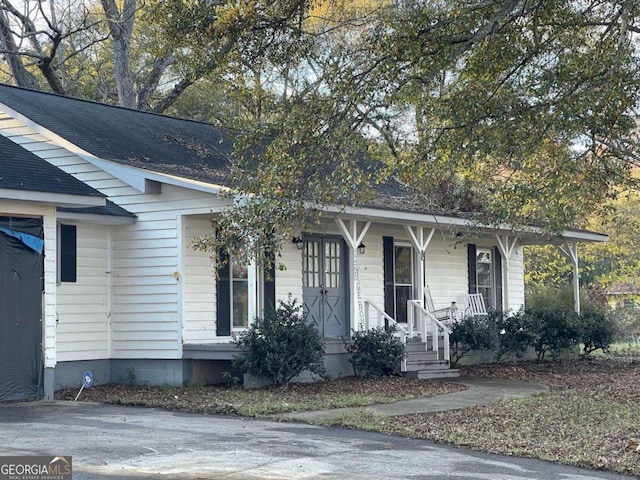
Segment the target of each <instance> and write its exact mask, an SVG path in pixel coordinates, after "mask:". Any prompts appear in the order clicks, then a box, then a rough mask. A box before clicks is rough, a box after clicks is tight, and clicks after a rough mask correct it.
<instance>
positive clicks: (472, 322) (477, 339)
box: [449, 316, 497, 366]
mask: <svg viewBox="0 0 640 480" xmlns="http://www.w3.org/2000/svg"><path fill="white" fill-rule="evenodd" d="M496 340H497V339H496V331H495V324H494V322H493V321H492V318H490V317H489V316H487V317H466V318H464V319H462V320H461V321H460V322H458V323H455V324H454V325H453V326H452V328H451V334H450V335H449V345H450V347H451V365H452V366H455V365H457V364H458V362H459V361H460V359H462V357H464V356H465V355H467V354H468V353H469V352H470V351H472V350H492V349H493V348H494V347H495V345H496Z"/></svg>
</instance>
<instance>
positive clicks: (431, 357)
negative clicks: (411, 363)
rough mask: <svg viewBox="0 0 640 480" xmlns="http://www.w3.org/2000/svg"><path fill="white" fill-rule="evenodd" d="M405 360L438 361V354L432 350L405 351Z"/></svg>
mask: <svg viewBox="0 0 640 480" xmlns="http://www.w3.org/2000/svg"><path fill="white" fill-rule="evenodd" d="M407 360H415V361H419V360H420V361H424V362H436V361H438V355H437V353H436V352H434V351H430V352H426V351H424V350H423V351H421V352H407Z"/></svg>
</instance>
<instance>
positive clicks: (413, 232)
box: [404, 225, 436, 306]
mask: <svg viewBox="0 0 640 480" xmlns="http://www.w3.org/2000/svg"><path fill="white" fill-rule="evenodd" d="M404 229H405V230H406V232H407V235H409V239H410V240H411V245H413V248H415V250H416V253H417V255H418V259H417V265H418V289H417V290H418V291H417V297H418V299H420V301H421V302H424V290H425V287H426V283H427V282H426V276H425V272H424V270H425V259H424V257H425V252H426V251H427V247H428V246H429V243H431V239H432V238H433V234H434V233H435V231H436V229H435V228H431V229H426V228H425V227H413V226H411V225H405V226H404ZM423 306H424V303H423Z"/></svg>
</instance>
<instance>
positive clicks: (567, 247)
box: [557, 242, 580, 313]
mask: <svg viewBox="0 0 640 480" xmlns="http://www.w3.org/2000/svg"><path fill="white" fill-rule="evenodd" d="M557 247H558V250H560V252H561V253H562V254H563V255H564V256H565V257H567V259H568V260H569V261H570V262H571V264H572V265H573V281H572V283H573V310H574V311H575V312H576V313H580V276H579V275H580V271H579V268H578V267H579V266H580V259H579V257H578V244H577V242H564V245H557Z"/></svg>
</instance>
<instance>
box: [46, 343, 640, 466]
mask: <svg viewBox="0 0 640 480" xmlns="http://www.w3.org/2000/svg"><path fill="white" fill-rule="evenodd" d="M461 370H462V374H463V376H469V377H484V378H504V379H514V380H531V381H536V382H539V383H543V384H546V385H548V386H549V387H550V392H549V393H547V394H540V395H536V396H533V397H529V398H525V399H517V400H505V401H500V402H496V403H493V404H491V405H488V406H481V407H472V408H467V409H463V410H457V411H451V412H442V413H437V414H428V415H406V416H397V417H380V416H377V415H375V414H371V413H358V414H352V415H346V416H345V415H343V416H336V417H334V418H331V419H329V420H324V421H322V423H323V424H329V425H337V426H342V427H347V428H357V429H363V430H370V431H378V432H384V433H390V434H396V435H403V436H408V437H414V438H424V439H431V440H436V441H439V442H444V443H451V444H455V445H460V446H464V447H468V448H472V449H477V450H482V451H486V452H493V453H502V454H507V455H519V456H527V457H534V458H542V459H547V460H553V461H557V462H561V463H566V464H571V465H576V466H581V467H587V468H595V469H606V470H612V471H616V472H620V473H626V474H631V475H636V476H640V449H638V450H636V447H637V445H638V442H639V441H640V361H639V360H638V359H637V358H634V357H631V358H625V359H620V358H619V357H618V356H617V354H616V358H610V357H599V358H595V359H591V360H583V359H580V360H564V361H559V362H556V361H547V362H541V363H536V362H519V363H502V364H489V365H479V366H469V367H461ZM459 388H460V387H459V386H458V385H455V384H447V383H443V382H429V381H419V380H409V379H403V378H398V377H387V378H384V379H382V380H379V381H369V382H357V381H354V380H353V379H342V380H337V381H332V382H326V383H321V384H302V385H292V386H290V387H289V388H287V389H286V390H282V389H266V390H251V391H247V390H241V389H238V388H220V387H199V388H197V387H191V388H168V387H154V388H151V387H127V386H116V385H107V386H102V387H94V388H91V389H90V390H88V391H85V392H83V394H82V397H81V400H85V401H87V400H93V401H105V402H111V403H120V404H126V405H146V406H156V407H162V408H169V409H179V410H185V411H192V412H193V411H196V412H207V413H232V414H239V415H249V416H264V415H270V414H277V413H283V412H292V411H302V410H312V409H330V408H338V407H346V406H364V405H371V404H374V403H386V402H391V401H395V400H399V399H405V398H415V397H417V396H428V395H434V394H441V393H446V392H448V391H455V390H456V389H459ZM76 393H77V391H66V392H58V394H57V398H59V399H71V400H72V399H73V398H74V397H75V394H76Z"/></svg>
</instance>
